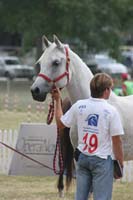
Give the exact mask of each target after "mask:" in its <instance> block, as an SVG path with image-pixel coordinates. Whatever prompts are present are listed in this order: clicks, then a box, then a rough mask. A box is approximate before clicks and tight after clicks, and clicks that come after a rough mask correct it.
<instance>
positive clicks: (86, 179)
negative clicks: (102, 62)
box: [52, 73, 124, 200]
mask: <svg viewBox="0 0 133 200" xmlns="http://www.w3.org/2000/svg"><path fill="white" fill-rule="evenodd" d="M112 86H113V82H112V79H111V77H110V76H109V75H107V74H105V73H99V74H96V75H95V76H94V77H93V79H92V81H91V83H90V90H91V97H90V98H89V99H85V100H79V101H77V102H76V103H75V104H73V105H72V107H71V108H70V109H69V110H68V111H67V112H66V113H65V114H64V115H63V113H62V109H61V100H60V93H59V90H58V89H57V88H56V89H55V90H54V91H53V92H52V95H53V97H54V99H55V101H56V105H55V118H56V123H57V126H58V128H60V129H62V128H64V127H71V126H72V125H73V124H77V127H78V147H77V148H78V150H79V151H80V152H81V153H80V155H79V158H78V161H77V168H76V180H77V186H76V198H75V199H76V200H87V199H88V195H89V192H90V191H91V189H92V187H93V197H94V200H111V197H112V185H113V161H112V158H111V155H112V145H113V152H114V155H115V158H116V159H117V160H119V162H120V165H121V166H122V167H123V151H122V141H121V138H120V135H123V134H124V132H123V128H122V124H121V121H120V116H119V114H118V112H117V110H116V109H115V108H114V107H113V106H112V105H110V104H108V102H107V99H108V98H109V96H110V92H111V88H112ZM111 144H112V145H111Z"/></svg>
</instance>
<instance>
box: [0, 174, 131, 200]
mask: <svg viewBox="0 0 133 200" xmlns="http://www.w3.org/2000/svg"><path fill="white" fill-rule="evenodd" d="M0 183H1V186H0V200H18V199H19V200H60V198H59V197H58V193H57V187H56V184H57V177H31V176H30V177H24V176H23V177H22V176H4V175H1V176H0ZM132 188H133V183H120V182H119V181H118V182H115V183H114V190H113V200H132V199H133V189H132ZM74 194H75V182H74V181H73V183H72V186H71V188H70V190H69V191H68V192H66V191H65V190H64V198H63V199H64V200H72V199H74ZM91 199H92V198H91Z"/></svg>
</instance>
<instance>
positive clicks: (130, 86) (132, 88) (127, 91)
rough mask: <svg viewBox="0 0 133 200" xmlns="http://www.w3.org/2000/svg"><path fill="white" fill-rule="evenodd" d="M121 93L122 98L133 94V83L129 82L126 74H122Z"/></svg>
mask: <svg viewBox="0 0 133 200" xmlns="http://www.w3.org/2000/svg"><path fill="white" fill-rule="evenodd" d="M121 78H122V92H123V95H124V96H127V95H132V94H133V81H131V80H129V78H128V74H122V75H121Z"/></svg>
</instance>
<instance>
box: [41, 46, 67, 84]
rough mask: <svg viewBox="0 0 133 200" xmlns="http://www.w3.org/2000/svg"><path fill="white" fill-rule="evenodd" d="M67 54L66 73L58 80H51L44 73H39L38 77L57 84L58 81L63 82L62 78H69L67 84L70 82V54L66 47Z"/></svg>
mask: <svg viewBox="0 0 133 200" xmlns="http://www.w3.org/2000/svg"><path fill="white" fill-rule="evenodd" d="M65 53H66V71H65V72H64V73H63V74H61V75H59V76H58V77H57V78H55V79H53V80H52V79H50V78H49V77H48V76H46V75H45V74H43V73H39V74H38V76H39V77H42V78H43V79H44V80H46V81H48V82H49V83H50V82H53V84H54V83H56V82H57V81H59V80H61V79H62V78H64V77H65V76H67V83H68V82H69V63H70V58H69V54H68V48H67V47H66V46H65Z"/></svg>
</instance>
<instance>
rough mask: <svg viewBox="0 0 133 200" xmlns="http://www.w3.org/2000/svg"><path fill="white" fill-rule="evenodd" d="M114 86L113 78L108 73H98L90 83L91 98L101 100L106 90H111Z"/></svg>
mask: <svg viewBox="0 0 133 200" xmlns="http://www.w3.org/2000/svg"><path fill="white" fill-rule="evenodd" d="M112 86H113V80H112V78H111V76H109V75H108V74H106V73H97V74H95V76H94V77H93V78H92V80H91V82H90V90H91V96H92V97H94V98H99V97H101V96H102V95H103V92H104V91H105V90H106V89H110V88H111V87H112Z"/></svg>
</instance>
